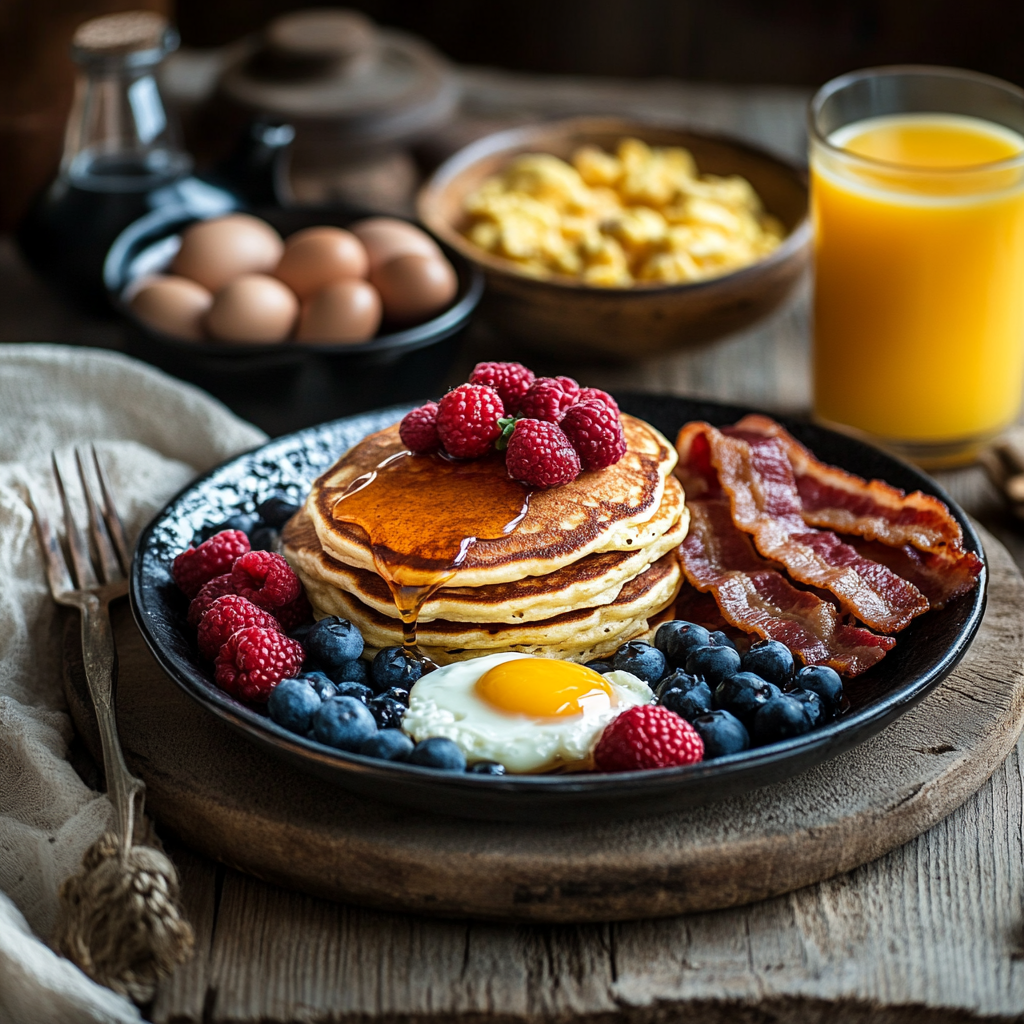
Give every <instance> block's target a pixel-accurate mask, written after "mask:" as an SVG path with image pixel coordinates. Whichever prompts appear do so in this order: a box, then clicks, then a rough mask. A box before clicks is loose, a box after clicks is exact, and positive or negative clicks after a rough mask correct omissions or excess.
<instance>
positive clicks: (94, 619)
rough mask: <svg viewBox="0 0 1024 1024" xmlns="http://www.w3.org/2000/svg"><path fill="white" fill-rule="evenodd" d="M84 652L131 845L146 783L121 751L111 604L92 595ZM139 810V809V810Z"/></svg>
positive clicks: (111, 785) (106, 765)
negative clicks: (117, 720)
mask: <svg viewBox="0 0 1024 1024" xmlns="http://www.w3.org/2000/svg"><path fill="white" fill-rule="evenodd" d="M81 612H82V655H83V661H84V662H85V679H86V682H87V683H88V686H89V696H90V697H91V698H92V703H93V707H94V708H95V709H96V722H97V724H98V726H99V730H100V744H101V745H102V747H103V772H104V774H105V775H106V779H107V793H108V794H109V796H110V797H111V801H112V803H113V805H114V813H115V819H114V820H115V822H116V825H117V833H118V835H119V836H120V837H121V842H122V844H123V845H124V847H125V848H126V849H127V847H129V846H130V845H131V844H132V841H133V839H134V832H135V823H136V820H137V819H140V818H141V801H142V798H143V797H144V795H145V792H146V784H145V783H144V782H142V780H141V779H137V778H135V776H133V775H132V774H131V772H129V771H128V766H127V765H126V764H125V761H124V754H123V753H122V752H121V741H120V738H119V737H118V735H117V723H116V719H115V716H114V681H115V679H116V678H117V649H116V647H115V646H114V631H113V629H112V627H111V625H110V605H109V604H108V603H107V602H106V601H100V599H99V598H97V597H93V596H90V597H89V599H88V600H87V601H85V602H84V603H83V604H82V605H81ZM136 812H138V813H136Z"/></svg>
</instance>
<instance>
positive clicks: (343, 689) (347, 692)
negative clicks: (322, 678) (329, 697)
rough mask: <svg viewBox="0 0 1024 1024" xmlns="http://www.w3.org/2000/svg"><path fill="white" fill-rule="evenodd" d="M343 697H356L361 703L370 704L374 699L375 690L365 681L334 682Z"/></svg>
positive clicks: (333, 684)
mask: <svg viewBox="0 0 1024 1024" xmlns="http://www.w3.org/2000/svg"><path fill="white" fill-rule="evenodd" d="M331 685H332V686H334V687H335V688H336V689H337V691H338V694H339V695H340V696H342V697H355V699H356V700H357V701H359V703H360V704H369V703H370V701H371V700H373V690H371V689H370V688H369V687H368V686H366V685H365V684H363V683H352V682H345V683H332V684H331Z"/></svg>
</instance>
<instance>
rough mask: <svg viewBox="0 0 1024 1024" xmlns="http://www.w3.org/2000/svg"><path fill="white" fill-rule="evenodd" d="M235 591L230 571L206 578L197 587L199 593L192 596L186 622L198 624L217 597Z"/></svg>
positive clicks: (193, 624) (191, 624)
mask: <svg viewBox="0 0 1024 1024" xmlns="http://www.w3.org/2000/svg"><path fill="white" fill-rule="evenodd" d="M234 592H235V580H234V577H232V575H231V573H229V572H226V573H224V575H223V576H214V577H213V579H212V580H207V581H206V583H204V584H203V585H202V586H201V587H200V588H199V593H198V594H196V596H195V597H193V598H192V603H191V604H190V605H189V606H188V624H189V625H190V626H198V625H199V623H200V622H202V621H203V616H204V615H205V614H206V613H207V612H208V611H209V610H210V606H211V605H212V604H213V602H214V601H216V600H217V598H218V597H224V595H225V594H233V593H234Z"/></svg>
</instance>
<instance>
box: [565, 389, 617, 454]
mask: <svg viewBox="0 0 1024 1024" xmlns="http://www.w3.org/2000/svg"><path fill="white" fill-rule="evenodd" d="M561 427H562V431H563V433H564V434H565V436H566V437H567V438H569V443H570V444H571V445H572V446H573V448H575V449H576V454H577V455H579V457H580V463H581V465H582V466H583V468H584V469H604V468H605V467H606V466H612V465H614V464H615V463H616V462H618V461H619V459H621V458H622V456H623V455H625V454H626V435H625V434H623V432H622V424H621V423H620V422H619V414H618V412H616V411H615V410H614V409H612V408H611V407H609V406H607V405H605V403H604V402H602V401H600V400H597V401H595V400H594V399H591V400H590V401H589V402H579V403H577V404H576V405H574V406H573V407H572V408H571V409H569V410H568V411H567V412H566V414H565V415H564V416H563V417H562V423H561Z"/></svg>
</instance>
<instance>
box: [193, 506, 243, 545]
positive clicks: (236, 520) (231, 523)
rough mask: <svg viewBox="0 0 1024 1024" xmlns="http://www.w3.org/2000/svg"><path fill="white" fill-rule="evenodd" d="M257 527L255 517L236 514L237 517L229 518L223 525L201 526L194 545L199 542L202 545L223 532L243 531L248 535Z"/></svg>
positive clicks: (197, 531) (240, 513) (241, 513)
mask: <svg viewBox="0 0 1024 1024" xmlns="http://www.w3.org/2000/svg"><path fill="white" fill-rule="evenodd" d="M255 525H256V517H255V516H250V515H246V514H245V513H244V512H236V513H235V515H233V516H228V518H227V519H225V520H224V522H222V523H211V524H210V525H209V526H201V527H200V528H199V529H198V530H196V534H195V538H194V539H193V543H197V542H198V543H200V544H201V543H202V542H203V541H204V540H209V539H210V538H211V537H212V536H213V535H214V534H216V533H220V532H221V530H241V531H242V533H244V534H248V533H249V532H250V531H251V530H252V528H253V527H254V526H255Z"/></svg>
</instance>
